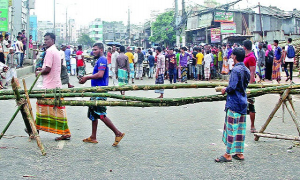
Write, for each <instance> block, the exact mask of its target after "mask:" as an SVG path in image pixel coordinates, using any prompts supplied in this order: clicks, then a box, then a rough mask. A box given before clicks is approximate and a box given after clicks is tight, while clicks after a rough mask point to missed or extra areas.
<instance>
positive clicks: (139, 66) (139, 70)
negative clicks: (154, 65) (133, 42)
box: [135, 48, 144, 80]
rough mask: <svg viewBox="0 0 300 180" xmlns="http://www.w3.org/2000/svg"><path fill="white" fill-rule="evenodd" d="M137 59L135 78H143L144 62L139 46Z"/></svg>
mask: <svg viewBox="0 0 300 180" xmlns="http://www.w3.org/2000/svg"><path fill="white" fill-rule="evenodd" d="M137 55H138V60H137V63H136V70H135V72H136V79H138V80H139V79H140V78H141V80H143V62H144V54H143V53H142V51H141V48H138V49H137Z"/></svg>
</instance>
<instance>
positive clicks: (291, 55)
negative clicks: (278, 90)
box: [283, 38, 296, 82]
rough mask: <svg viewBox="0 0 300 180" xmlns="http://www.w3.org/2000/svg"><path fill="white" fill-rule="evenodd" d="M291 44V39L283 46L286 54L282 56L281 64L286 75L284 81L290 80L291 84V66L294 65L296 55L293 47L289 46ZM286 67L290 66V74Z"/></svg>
mask: <svg viewBox="0 0 300 180" xmlns="http://www.w3.org/2000/svg"><path fill="white" fill-rule="evenodd" d="M291 43H292V38H289V39H288V45H287V46H285V49H286V54H284V56H283V57H284V60H283V64H284V71H285V73H286V77H287V78H286V81H288V80H290V81H291V82H293V66H294V63H296V61H295V55H296V51H295V48H294V46H292V45H291ZM288 65H289V66H290V74H289V71H288V69H287V67H288Z"/></svg>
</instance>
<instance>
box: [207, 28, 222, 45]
mask: <svg viewBox="0 0 300 180" xmlns="http://www.w3.org/2000/svg"><path fill="white" fill-rule="evenodd" d="M210 30H211V31H210V36H211V43H219V42H221V29H220V28H211V29H210Z"/></svg>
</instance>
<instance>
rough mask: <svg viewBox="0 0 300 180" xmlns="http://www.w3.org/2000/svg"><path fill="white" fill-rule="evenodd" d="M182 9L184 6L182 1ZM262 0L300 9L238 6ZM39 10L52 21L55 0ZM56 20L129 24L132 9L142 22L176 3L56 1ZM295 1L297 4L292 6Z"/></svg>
mask: <svg viewBox="0 0 300 180" xmlns="http://www.w3.org/2000/svg"><path fill="white" fill-rule="evenodd" d="M178 1H179V8H180V9H181V0H178ZM203 1H204V0H186V3H187V4H195V3H198V4H203ZM217 1H218V2H222V3H225V2H232V1H235V0H217ZM259 1H260V2H261V4H262V5H264V6H270V5H272V6H277V7H279V8H281V9H283V10H286V11H292V10H293V8H297V9H299V10H300V1H299V0H285V1H282V0H243V1H242V2H240V3H238V4H236V5H235V6H234V8H247V7H252V6H255V5H257V4H258V2H259ZM35 2H36V5H35V9H34V10H31V14H33V13H34V14H35V15H37V18H38V21H52V22H53V19H54V18H53V14H54V13H53V12H54V8H53V7H54V0H36V1H35ZM55 2H56V3H55V4H56V5H55V10H56V13H55V16H56V18H55V21H56V23H65V22H66V10H67V12H68V19H69V18H71V19H75V23H76V24H77V26H79V25H88V24H89V22H91V21H93V20H94V19H95V18H101V19H102V20H103V21H123V22H124V24H125V25H126V24H127V20H128V14H127V12H128V8H130V12H131V23H132V24H139V23H143V22H145V20H146V19H149V18H150V12H151V11H152V10H158V11H160V12H163V11H164V10H165V9H166V8H172V7H174V6H175V3H174V0H55ZM291 4H293V6H292V7H291Z"/></svg>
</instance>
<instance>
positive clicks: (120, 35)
mask: <svg viewBox="0 0 300 180" xmlns="http://www.w3.org/2000/svg"><path fill="white" fill-rule="evenodd" d="M125 38H126V26H125V25H124V24H123V22H122V21H118V22H117V21H113V22H107V21H103V42H104V43H108V42H113V41H116V42H120V43H121V44H124V42H125Z"/></svg>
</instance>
